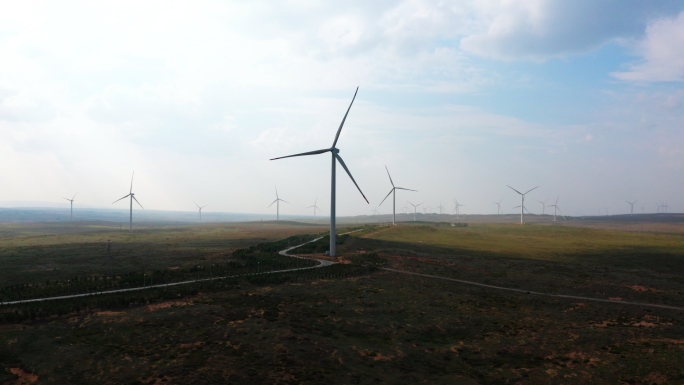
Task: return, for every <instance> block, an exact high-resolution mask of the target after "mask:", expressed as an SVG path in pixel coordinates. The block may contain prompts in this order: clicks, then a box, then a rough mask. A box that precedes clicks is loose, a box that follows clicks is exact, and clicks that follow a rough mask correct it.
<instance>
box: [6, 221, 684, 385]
mask: <svg viewBox="0 0 684 385" xmlns="http://www.w3.org/2000/svg"><path fill="white" fill-rule="evenodd" d="M146 231H147V230H146ZM319 231H321V228H320V227H313V228H302V227H296V226H280V227H276V226H272V227H262V228H258V227H256V226H252V225H235V226H234V227H231V228H225V229H224V228H212V227H207V228H185V229H175V230H174V229H159V230H149V232H146V233H142V232H141V233H135V234H119V236H120V238H114V236H115V235H116V234H113V233H108V232H106V231H105V232H98V231H91V232H87V233H79V234H61V235H60V234H56V235H49V236H42V235H36V234H33V235H31V234H25V233H24V234H22V235H15V236H8V237H7V238H4V239H3V240H2V241H1V242H2V243H0V273H1V274H2V275H3V277H4V276H5V274H6V272H7V274H8V275H9V276H11V277H12V279H13V280H15V281H16V282H23V283H32V282H40V281H42V280H44V279H46V278H45V277H46V276H51V275H50V274H55V273H53V272H52V271H50V270H37V271H30V270H31V269H29V268H28V267H23V269H24V270H22V272H21V273H16V274H15V273H12V272H10V270H11V269H13V266H14V264H15V263H18V264H19V265H20V266H30V265H31V263H35V262H31V263H27V262H22V258H21V255H27V256H29V255H30V256H31V258H32V259H30V260H31V261H42V260H44V258H43V256H45V255H51V256H52V258H53V259H54V260H55V261H57V262H56V263H57V265H58V266H60V269H62V271H65V270H66V269H71V270H68V271H69V273H70V274H76V275H77V274H93V273H92V272H91V270H89V269H88V268H84V267H83V266H90V265H96V264H97V263H96V262H93V261H92V260H93V259H96V260H101V258H102V254H98V253H101V251H97V250H102V240H103V239H106V238H109V239H112V240H113V242H114V239H117V240H116V244H122V245H127V246H126V247H131V248H132V249H133V248H138V247H139V246H138V245H145V248H144V249H143V250H142V251H139V254H136V258H137V259H134V258H131V261H138V260H145V259H150V260H153V261H156V262H154V263H156V264H157V266H159V267H163V266H165V265H170V264H178V265H182V264H190V265H192V264H193V263H195V262H196V261H197V260H198V259H201V258H211V256H212V255H217V254H220V255H222V258H223V257H225V258H228V259H231V258H233V259H235V261H243V262H242V263H246V262H245V261H253V260H256V259H255V258H257V259H258V258H262V259H261V260H262V261H263V260H266V259H273V258H276V257H274V256H273V252H271V251H270V250H277V249H278V248H280V247H282V246H283V245H285V244H286V243H287V242H288V241H280V242H279V243H275V241H276V240H278V239H283V238H285V237H288V236H294V235H297V234H302V233H306V232H308V233H317V232H319ZM110 237H111V238H110ZM291 239H293V240H294V239H299V238H291ZM683 240H684V238H683V236H682V235H680V234H678V233H668V234H657V233H640V232H634V231H630V232H624V231H615V230H600V229H586V228H579V227H565V226H516V225H495V224H491V225H490V224H487V225H485V224H482V225H470V226H467V227H452V226H449V225H444V224H434V225H430V224H422V225H415V226H413V225H401V226H397V227H369V228H366V230H364V231H361V232H358V233H354V234H352V235H350V236H349V237H347V238H346V239H344V241H343V242H342V243H341V244H340V245H339V246H338V247H339V251H340V254H341V255H342V259H341V261H342V262H344V263H345V264H343V265H337V267H336V270H327V272H326V270H325V269H316V272H315V273H314V272H313V271H310V272H308V273H301V274H300V273H293V274H289V275H280V276H279V275H277V274H276V275H273V276H270V277H269V278H268V279H265V278H257V279H255V278H250V279H237V280H231V281H229V282H228V281H226V282H225V284H223V285H222V286H221V285H218V284H217V285H214V286H211V285H204V286H202V285H198V286H196V287H193V288H192V290H186V291H182V292H181V291H178V292H167V293H164V292H163V291H161V290H160V291H159V292H148V293H146V294H144V295H137V296H134V297H130V298H127V299H126V301H123V299H122V302H120V304H118V305H117V302H116V301H113V300H112V301H109V302H107V301H104V300H102V299H100V300H96V299H86V300H83V301H80V302H78V304H76V303H75V302H74V303H69V302H68V301H65V302H64V303H63V304H55V305H54V306H55V308H59V309H62V310H60V312H59V313H57V312H54V314H52V313H43V314H44V315H43V316H40V315H39V316H37V317H35V318H33V319H31V318H29V319H26V320H24V321H21V322H5V323H3V324H0V383H2V382H1V381H3V380H6V381H7V383H20V382H18V381H28V382H30V381H32V380H36V383H111V384H119V383H129V384H134V383H135V384H140V383H144V384H193V383H197V384H204V383H236V384H239V383H245V384H247V383H249V384H254V383H280V384H298V383H327V384H329V383H339V384H346V383H359V384H376V383H388V384H401V383H404V384H415V383H444V384H453V383H466V384H467V383H472V384H476V383H486V384H506V383H510V384H514V383H521V384H540V383H564V384H585V383H592V384H615V383H630V384H636V383H638V384H643V383H647V384H652V383H656V384H670V383H672V384H680V383H682V381H684V371H683V370H684V351H683V349H684V324H683V323H682V321H684V320H683V317H684V312H680V311H674V310H664V309H654V308H645V307H639V306H626V305H619V304H607V303H596V302H591V301H580V300H568V299H558V298H549V297H542V296H534V295H525V294H515V293H509V292H503V291H496V290H492V289H485V288H481V287H476V286H469V285H465V284H460V283H455V282H449V281H444V280H438V279H432V278H426V277H420V276H410V275H404V274H399V273H393V272H388V271H384V270H378V269H376V267H377V266H380V267H391V268H395V269H399V270H405V271H412V272H418V273H425V274H431V275H436V276H443V277H451V278H458V279H464V280H469V281H475V282H481V283H489V284H494V285H500V286H507V287H515V288H523V289H528V290H535V291H540V292H550V293H558V294H573V295H582V296H587V297H592V298H604V299H608V298H613V299H621V300H625V301H626V300H629V301H640V302H649V303H658V304H668V305H672V306H680V307H684V274H683V273H682V272H683V271H684V270H683V269H682V267H684V266H682V265H683V262H684V252H683V251H684V242H683ZM268 242H273V243H268ZM292 242H294V241H292ZM325 242H326V240H325V239H324V240H323V241H321V242H319V244H312V245H310V246H308V247H307V249H306V250H305V251H307V252H320V251H323V250H324V249H325ZM257 243H261V244H262V245H261V246H259V247H257V248H251V249H248V250H252V251H249V252H248V253H247V254H244V252H242V254H240V253H238V254H237V255H233V253H232V252H233V251H234V250H235V249H237V248H244V247H250V246H254V245H256V244H257ZM88 245H91V246H92V247H93V248H92V249H88V248H87V247H85V248H84V246H88ZM94 245H97V247H99V249H96V248H95V246H94ZM167 245H172V246H167ZM132 246H136V247H132ZM164 247H169V248H170V249H171V250H174V256H170V253H168V252H167V251H166V250H159V249H160V248H164ZM122 248H123V246H122ZM34 249H40V253H39V252H38V251H37V250H34ZM18 250H21V253H19V252H18ZM65 250H71V251H69V252H67V251H65ZM221 253H225V254H221ZM269 253H270V254H269ZM72 254H78V255H79V257H78V258H76V259H69V258H72V257H70V255H72ZM123 255H124V254H123V253H122V254H121V255H120V256H119V258H121V259H123V258H124V257H123ZM6 258H10V259H11V258H14V259H13V260H9V259H8V260H6ZM27 258H28V257H27ZM167 258H169V259H167ZM264 258H266V259H264ZM74 261H76V262H78V261H80V262H78V263H76V262H74ZM21 263H24V265H21ZM72 263H73V264H74V265H75V266H77V267H72V266H71V264H72ZM140 263H141V262H130V265H126V264H121V265H120V266H119V267H118V268H119V269H121V272H124V271H125V269H127V268H128V266H130V267H131V268H133V269H136V270H137V269H139V268H140V267H141V264H140ZM236 263H237V262H236ZM78 266H81V267H78ZM93 270H97V269H96V268H93ZM93 298H95V297H93ZM117 300H118V299H117ZM98 301H99V302H98ZM76 305H78V306H76ZM30 309H31V308H30V306H28V305H20V306H14V307H6V308H4V309H0V311H1V312H16V313H17V314H20V313H22V312H29V311H30ZM64 309H66V311H65V310H64ZM22 314H23V313H22ZM50 314H52V315H50ZM1 368H4V369H5V372H4V374H3V373H2V371H1Z"/></svg>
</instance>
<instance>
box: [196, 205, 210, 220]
mask: <svg viewBox="0 0 684 385" xmlns="http://www.w3.org/2000/svg"><path fill="white" fill-rule="evenodd" d="M195 206H197V208H198V209H199V218H200V223H202V209H203V208H205V207H207V205H204V206H201V207H200V205H198V204H197V203H195Z"/></svg>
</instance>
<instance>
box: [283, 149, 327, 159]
mask: <svg viewBox="0 0 684 385" xmlns="http://www.w3.org/2000/svg"><path fill="white" fill-rule="evenodd" d="M328 151H330V149H329V148H326V149H324V150H316V151H309V152H302V153H300V154H294V155H287V156H280V157H277V158H273V159H269V160H277V159H285V158H292V157H295V156H306V155H318V154H322V153H324V152H328Z"/></svg>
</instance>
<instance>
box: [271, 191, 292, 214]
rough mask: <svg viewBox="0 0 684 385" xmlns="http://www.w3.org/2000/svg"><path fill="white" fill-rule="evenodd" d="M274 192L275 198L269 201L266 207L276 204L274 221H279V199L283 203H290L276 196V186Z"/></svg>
mask: <svg viewBox="0 0 684 385" xmlns="http://www.w3.org/2000/svg"><path fill="white" fill-rule="evenodd" d="M275 192H276V200H274V201H273V202H271V204H270V205H268V207H271V206H273V204H274V203H275V204H276V221H279V220H280V202H281V201H282V202H285V203H290V202H288V201H286V200H283V199H280V197H279V196H278V187H276V188H275ZM268 207H266V208H268Z"/></svg>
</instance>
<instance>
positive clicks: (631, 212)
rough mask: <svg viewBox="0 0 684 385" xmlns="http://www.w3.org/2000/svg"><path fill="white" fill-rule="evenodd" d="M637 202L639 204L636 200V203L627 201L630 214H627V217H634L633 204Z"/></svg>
mask: <svg viewBox="0 0 684 385" xmlns="http://www.w3.org/2000/svg"><path fill="white" fill-rule="evenodd" d="M637 202H639V201H638V200H636V201H634V202H630V201H627V203H628V204H629V207H630V212H629V216H630V217H631V216H632V215H634V204H635V203H637Z"/></svg>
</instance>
